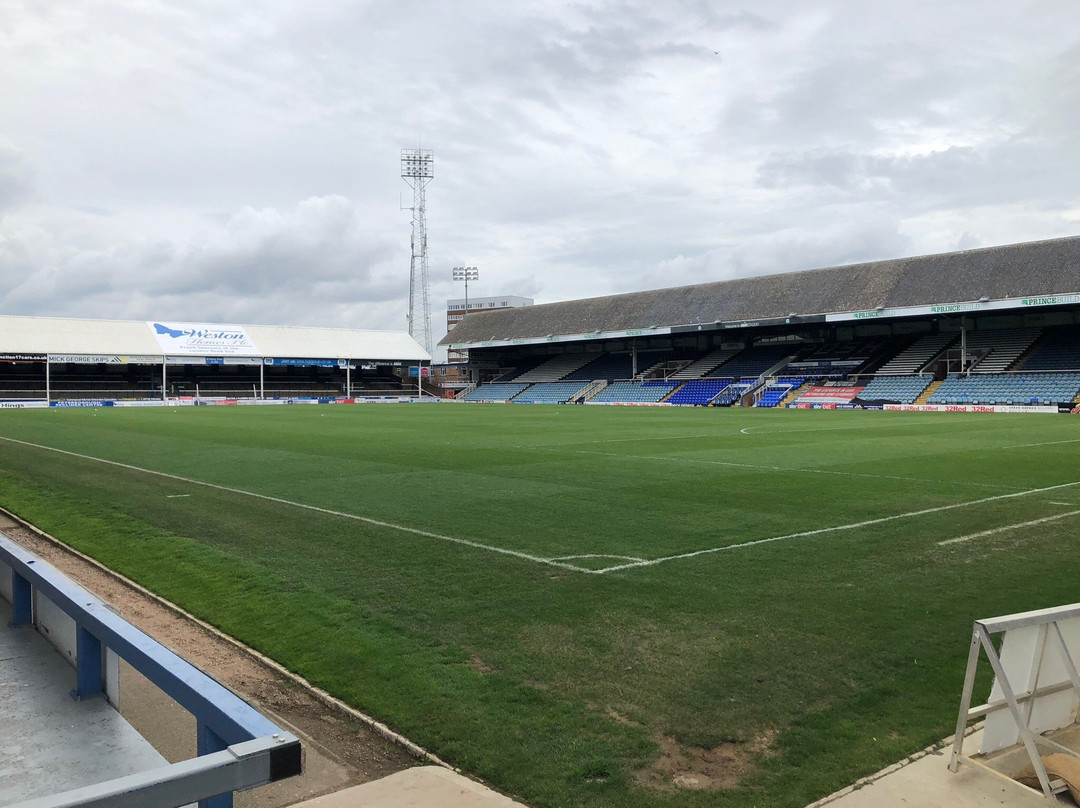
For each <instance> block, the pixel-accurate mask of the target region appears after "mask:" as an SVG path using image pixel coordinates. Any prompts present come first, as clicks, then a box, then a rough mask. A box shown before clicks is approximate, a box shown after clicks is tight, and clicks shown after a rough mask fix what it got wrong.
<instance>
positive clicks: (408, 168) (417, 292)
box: [401, 149, 435, 354]
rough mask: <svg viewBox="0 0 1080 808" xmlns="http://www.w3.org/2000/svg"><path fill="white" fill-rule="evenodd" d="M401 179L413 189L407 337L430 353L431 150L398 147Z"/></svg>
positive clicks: (432, 167)
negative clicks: (428, 215)
mask: <svg viewBox="0 0 1080 808" xmlns="http://www.w3.org/2000/svg"><path fill="white" fill-rule="evenodd" d="M401 178H402V179H403V180H405V182H407V183H408V184H409V187H410V188H412V189H413V204H412V208H411V210H412V258H411V259H410V263H409V336H411V337H412V338H413V339H415V340H416V341H417V342H419V343H420V344H421V345H422V346H423V347H424V350H425V351H427V352H428V353H429V354H430V353H431V352H432V344H431V296H430V294H429V293H428V250H427V191H426V189H427V184H428V183H429V182H431V181H432V179H434V178H435V157H434V155H433V154H432V153H431V150H430V149H402V150H401Z"/></svg>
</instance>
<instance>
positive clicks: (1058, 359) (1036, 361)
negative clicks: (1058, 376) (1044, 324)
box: [1019, 328, 1080, 373]
mask: <svg viewBox="0 0 1080 808" xmlns="http://www.w3.org/2000/svg"><path fill="white" fill-rule="evenodd" d="M1019 369H1020V370H1023V371H1024V372H1025V373H1026V372H1028V371H1032V370H1080V329H1077V328H1054V329H1047V330H1046V332H1045V335H1044V336H1043V338H1042V340H1041V341H1040V342H1038V343H1037V344H1036V345H1035V347H1034V349H1033V350H1032V352H1031V354H1030V355H1029V356H1028V358H1027V361H1025V362H1023V363H1021V364H1020V368H1019Z"/></svg>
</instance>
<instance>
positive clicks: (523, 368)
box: [492, 356, 551, 382]
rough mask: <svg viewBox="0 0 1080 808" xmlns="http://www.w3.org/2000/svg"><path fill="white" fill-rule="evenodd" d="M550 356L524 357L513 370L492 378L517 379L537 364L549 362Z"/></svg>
mask: <svg viewBox="0 0 1080 808" xmlns="http://www.w3.org/2000/svg"><path fill="white" fill-rule="evenodd" d="M550 358H551V357H549V356H532V357H529V358H528V359H523V360H522V361H521V362H519V363H518V365H517V367H515V368H514V369H513V370H508V371H507V372H506V373H503V374H502V375H501V376H496V377H495V378H494V379H492V381H493V382H512V381H515V380H516V379H517V378H518V377H519V376H520V375H521V374H523V373H527V372H528V371H530V370H532V369H533V368H535V367H536V366H537V365H539V364H541V363H542V362H547V361H548V360H549V359H550Z"/></svg>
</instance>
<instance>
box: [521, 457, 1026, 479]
mask: <svg viewBox="0 0 1080 808" xmlns="http://www.w3.org/2000/svg"><path fill="white" fill-rule="evenodd" d="M530 448H532V447H530ZM541 451H545V452H556V451H562V452H566V453H569V454H582V455H596V456H599V457H619V458H633V459H635V460H663V461H666V462H669V463H698V464H702V465H706V466H732V467H734V468H741V469H758V470H761V471H785V472H791V473H793V474H834V475H838V476H841V477H864V478H867V479H870V480H903V481H906V482H912V483H933V484H935V485H940V484H941V483H942V482H944V481H943V480H926V479H923V478H921V477H897V476H895V475H892V474H864V473H862V472H858V471H835V470H833V469H815V468H791V467H790V466H766V465H762V464H759V463H735V462H732V461H728V460H700V459H698V458H693V457H677V456H674V455H638V454H620V453H618V452H593V451H589V450H588V449H563V450H558V449H542V450H541ZM954 482H959V483H962V484H963V485H972V486H977V487H979V488H1006V487H1007V486H1004V485H995V484H994V483H977V482H974V481H972V480H956V481H954Z"/></svg>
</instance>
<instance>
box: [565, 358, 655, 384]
mask: <svg viewBox="0 0 1080 808" xmlns="http://www.w3.org/2000/svg"><path fill="white" fill-rule="evenodd" d="M669 355H670V352H668V351H641V352H639V353H638V358H637V366H638V369H639V370H645V369H646V368H649V367H652V366H653V365H655V364H656V363H657V362H660V361H662V360H664V359H666V358H667V357H668V356H669ZM633 375H634V358H633V356H631V355H630V354H628V353H608V354H602V355H600V356H598V357H596V358H594V359H593V360H592V361H591V362H589V364H587V365H585V366H584V367H582V368H579V369H578V370H575V371H574V372H573V373H570V374H568V375H566V376H564V377H563V381H567V382H571V381H584V382H591V381H594V380H596V379H606V380H608V381H614V380H616V379H630V378H632V377H633Z"/></svg>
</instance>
